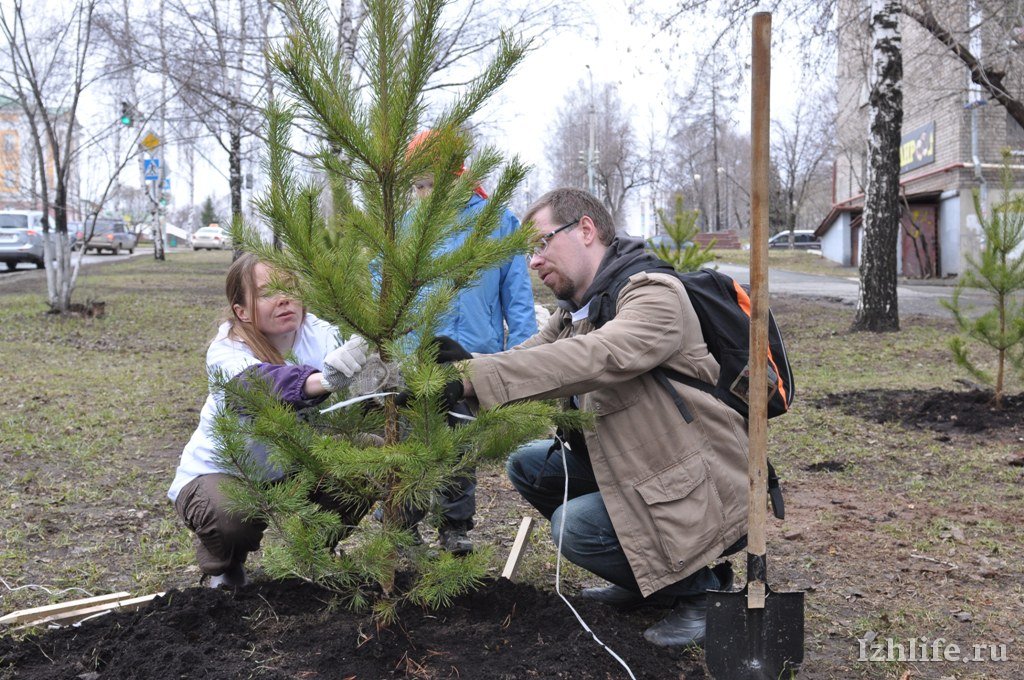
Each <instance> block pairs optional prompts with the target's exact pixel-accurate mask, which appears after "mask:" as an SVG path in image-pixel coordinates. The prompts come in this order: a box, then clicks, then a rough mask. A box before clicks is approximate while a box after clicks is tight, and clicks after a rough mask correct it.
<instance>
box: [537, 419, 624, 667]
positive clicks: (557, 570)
mask: <svg viewBox="0 0 1024 680" xmlns="http://www.w3.org/2000/svg"><path fill="white" fill-rule="evenodd" d="M555 439H557V440H558V441H559V443H560V444H561V445H562V446H561V450H562V470H563V471H564V472H565V490H564V492H563V494H562V521H561V522H559V524H558V545H556V546H555V548H556V550H557V551H558V555H557V557H556V558H555V592H556V593H558V596H559V597H560V598H562V601H563V602H565V604H566V606H567V607H569V609H570V611H572V613H573V614H574V615H575V616H576V620H577V621H579V622H580V625H581V626H583V630H585V631H587V632H588V633H590V636H591V637H592V638H594V640H595V641H596V642H597V644H599V645H601V646H602V647H604V648H605V650H607V652H608V653H609V654H611V655H612V658H613V659H615V660H616V661H618V662H619V665H621V666H622V667H623V668H625V669H626V672H627V673H629V677H630V678H632V680H636V676H635V675H633V671H632V670H631V669H630V668H629V665H628V664H627V663H626V662H625V661H623V659H622V657H621V656H619V655H618V654H616V653H615V651H614V650H613V649H612V648H611V647H609V646H608V645H606V644H605V643H603V642H601V638H599V637H597V635H596V634H595V633H594V631H592V630H591V629H590V626H588V625H587V623H586V622H585V621H584V620H583V617H582V616H580V614H579V612H578V611H576V608H575V607H573V606H572V604H570V602H569V600H567V599H566V597H565V595H562V587H561V574H562V536H563V535H564V533H565V505H566V503H568V502H569V465H568V463H566V461H565V451H566V449H568V450H570V451H572V449H571V448H570V447H569V444H568V443H567V442H566V441H564V440H563V439H562V438H561V437H559V436H558V435H557V434H556V435H555Z"/></svg>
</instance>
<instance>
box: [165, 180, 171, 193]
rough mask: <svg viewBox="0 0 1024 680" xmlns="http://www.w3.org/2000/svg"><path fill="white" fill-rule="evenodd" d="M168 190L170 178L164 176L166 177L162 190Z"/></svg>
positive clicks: (169, 188)
mask: <svg viewBox="0 0 1024 680" xmlns="http://www.w3.org/2000/svg"><path fill="white" fill-rule="evenodd" d="M170 190H171V178H170V177H166V178H164V187H163V191H170Z"/></svg>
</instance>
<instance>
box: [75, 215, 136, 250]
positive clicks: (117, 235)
mask: <svg viewBox="0 0 1024 680" xmlns="http://www.w3.org/2000/svg"><path fill="white" fill-rule="evenodd" d="M88 228H89V225H88V224H87V225H86V229H88ZM138 242H139V235H138V234H133V233H132V232H130V231H128V229H127V227H126V226H125V224H124V222H117V221H115V220H96V227H95V228H94V229H93V232H92V237H91V238H90V239H89V240H88V241H86V242H85V252H89V251H90V250H95V251H96V252H97V253H102V252H103V251H107V252H110V253H113V254H114V255H120V254H121V250H127V251H128V252H129V253H133V252H135V246H136V245H138Z"/></svg>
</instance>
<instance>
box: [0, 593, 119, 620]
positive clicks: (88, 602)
mask: <svg viewBox="0 0 1024 680" xmlns="http://www.w3.org/2000/svg"><path fill="white" fill-rule="evenodd" d="M127 597H131V594H129V593H109V594H107V595H96V596H94V597H84V598H82V599H80V600H68V601H67V602H58V603H56V604H47V605H43V606H42V607H33V608H31V609H19V610H18V611H16V612H11V613H10V614H8V615H7V616H3V617H0V624H15V623H24V622H25V621H34V620H36V619H43V618H46V617H47V616H53V615H54V614H60V613H61V612H66V611H70V610H72V609H84V608H85V607H93V606H96V605H98V604H104V603H107V602H114V601H116V600H123V599H125V598H127Z"/></svg>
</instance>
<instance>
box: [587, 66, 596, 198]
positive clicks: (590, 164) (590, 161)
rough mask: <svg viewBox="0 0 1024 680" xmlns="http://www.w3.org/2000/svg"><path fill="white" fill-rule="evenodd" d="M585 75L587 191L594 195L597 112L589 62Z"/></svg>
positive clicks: (592, 75) (592, 74)
mask: <svg viewBox="0 0 1024 680" xmlns="http://www.w3.org/2000/svg"><path fill="white" fill-rule="evenodd" d="M587 75H589V76H590V111H589V112H588V115H587V127H588V128H589V135H590V141H589V143H588V144H587V191H589V192H590V193H591V194H593V195H594V196H596V195H597V192H595V191H594V127H595V123H596V121H595V118H596V117H597V112H596V111H595V109H594V72H593V71H591V70H590V64H587Z"/></svg>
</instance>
